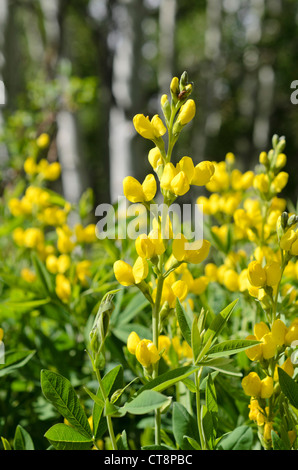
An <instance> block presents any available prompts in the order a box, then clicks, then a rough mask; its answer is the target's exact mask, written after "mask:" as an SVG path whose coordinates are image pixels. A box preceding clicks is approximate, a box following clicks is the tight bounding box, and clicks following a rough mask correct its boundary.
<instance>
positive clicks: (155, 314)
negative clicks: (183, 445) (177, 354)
mask: <svg viewBox="0 0 298 470" xmlns="http://www.w3.org/2000/svg"><path fill="white" fill-rule="evenodd" d="M163 282H164V278H163V276H162V275H160V276H159V277H158V280H157V289H156V298H155V304H154V306H153V309H152V334H153V344H155V346H156V348H157V349H158V337H159V311H160V302H161V296H162V288H163ZM157 376H158V362H157V363H156V364H154V365H153V373H152V378H153V379H155V378H156V377H157ZM160 442H161V414H160V410H158V409H157V410H156V411H155V444H156V445H160Z"/></svg>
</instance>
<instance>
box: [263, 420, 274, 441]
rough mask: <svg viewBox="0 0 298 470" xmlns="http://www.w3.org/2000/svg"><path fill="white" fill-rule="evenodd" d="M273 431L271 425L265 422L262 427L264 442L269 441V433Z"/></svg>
mask: <svg viewBox="0 0 298 470" xmlns="http://www.w3.org/2000/svg"><path fill="white" fill-rule="evenodd" d="M272 430H273V423H272V422H267V423H265V425H264V434H263V437H264V439H265V441H271V431H272Z"/></svg>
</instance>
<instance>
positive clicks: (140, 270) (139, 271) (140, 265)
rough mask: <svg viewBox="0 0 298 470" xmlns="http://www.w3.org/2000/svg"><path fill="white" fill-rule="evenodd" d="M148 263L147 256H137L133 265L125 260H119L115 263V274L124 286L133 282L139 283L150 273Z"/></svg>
mask: <svg viewBox="0 0 298 470" xmlns="http://www.w3.org/2000/svg"><path fill="white" fill-rule="evenodd" d="M148 270H149V268H148V263H147V261H146V259H145V258H141V257H140V256H139V257H138V258H137V260H136V261H135V263H134V265H133V266H130V264H128V263H126V262H125V261H122V260H118V261H115V263H114V274H115V277H116V279H117V281H118V282H119V284H121V285H122V286H125V287H127V286H131V285H133V284H139V283H140V282H141V281H143V280H144V279H145V278H146V277H147V275H148Z"/></svg>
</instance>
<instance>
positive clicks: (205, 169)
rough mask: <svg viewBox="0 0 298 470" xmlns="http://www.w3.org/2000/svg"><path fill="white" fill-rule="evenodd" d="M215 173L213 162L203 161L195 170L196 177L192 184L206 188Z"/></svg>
mask: <svg viewBox="0 0 298 470" xmlns="http://www.w3.org/2000/svg"><path fill="white" fill-rule="evenodd" d="M214 172H215V166H214V164H213V163H212V162H209V161H203V162H200V163H198V165H196V166H195V168H194V176H193V178H192V181H191V184H194V185H195V186H205V185H206V184H208V183H209V181H210V180H211V178H212V176H213V175H214Z"/></svg>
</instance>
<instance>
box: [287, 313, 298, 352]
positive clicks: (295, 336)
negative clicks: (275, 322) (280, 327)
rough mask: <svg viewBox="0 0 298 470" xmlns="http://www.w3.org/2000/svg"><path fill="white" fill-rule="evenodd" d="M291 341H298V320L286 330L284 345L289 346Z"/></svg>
mask: <svg viewBox="0 0 298 470" xmlns="http://www.w3.org/2000/svg"><path fill="white" fill-rule="evenodd" d="M293 341H298V319H297V318H296V319H295V320H294V321H293V322H292V323H291V325H290V326H289V328H288V331H287V333H286V335H285V344H286V345H287V346H290V345H291V344H292V343H293Z"/></svg>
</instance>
